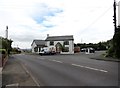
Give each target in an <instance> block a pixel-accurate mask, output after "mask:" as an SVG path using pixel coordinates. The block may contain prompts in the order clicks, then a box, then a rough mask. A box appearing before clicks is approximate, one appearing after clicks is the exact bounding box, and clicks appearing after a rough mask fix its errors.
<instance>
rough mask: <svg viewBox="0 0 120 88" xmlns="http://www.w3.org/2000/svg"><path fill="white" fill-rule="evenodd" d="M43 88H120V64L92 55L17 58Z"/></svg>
mask: <svg viewBox="0 0 120 88" xmlns="http://www.w3.org/2000/svg"><path fill="white" fill-rule="evenodd" d="M13 57H14V58H16V59H17V60H19V61H20V62H21V63H22V64H23V65H24V66H25V67H26V68H27V70H28V71H29V73H30V74H31V75H32V77H33V78H34V80H35V81H36V82H37V83H38V85H39V86H118V62H109V61H100V60H93V59H89V57H88V55H80V54H76V55H51V56H50V55H46V56H39V55H25V54H19V55H13Z"/></svg>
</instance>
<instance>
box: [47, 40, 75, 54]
mask: <svg viewBox="0 0 120 88" xmlns="http://www.w3.org/2000/svg"><path fill="white" fill-rule="evenodd" d="M58 42H59V43H60V44H61V45H63V43H64V41H54V45H52V46H51V45H50V41H46V44H47V46H48V47H49V48H55V49H56V47H55V45H56V44H57V43H58ZM65 47H69V52H61V53H62V54H73V53H74V41H72V40H71V41H69V45H65Z"/></svg>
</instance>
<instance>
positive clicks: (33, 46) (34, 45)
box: [31, 42, 37, 53]
mask: <svg viewBox="0 0 120 88" xmlns="http://www.w3.org/2000/svg"><path fill="white" fill-rule="evenodd" d="M36 46H37V45H36V44H35V42H33V45H32V46H31V47H32V53H35V51H34V48H35V47H36Z"/></svg>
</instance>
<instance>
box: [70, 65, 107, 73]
mask: <svg viewBox="0 0 120 88" xmlns="http://www.w3.org/2000/svg"><path fill="white" fill-rule="evenodd" d="M71 65H73V66H77V67H81V68H87V69H91V70H96V71H101V72H108V71H106V70H102V69H97V68H92V67H88V66H82V65H77V64H71Z"/></svg>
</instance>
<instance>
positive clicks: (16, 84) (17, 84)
mask: <svg viewBox="0 0 120 88" xmlns="http://www.w3.org/2000/svg"><path fill="white" fill-rule="evenodd" d="M8 86H19V83H15V84H8V85H6V87H8Z"/></svg>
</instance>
